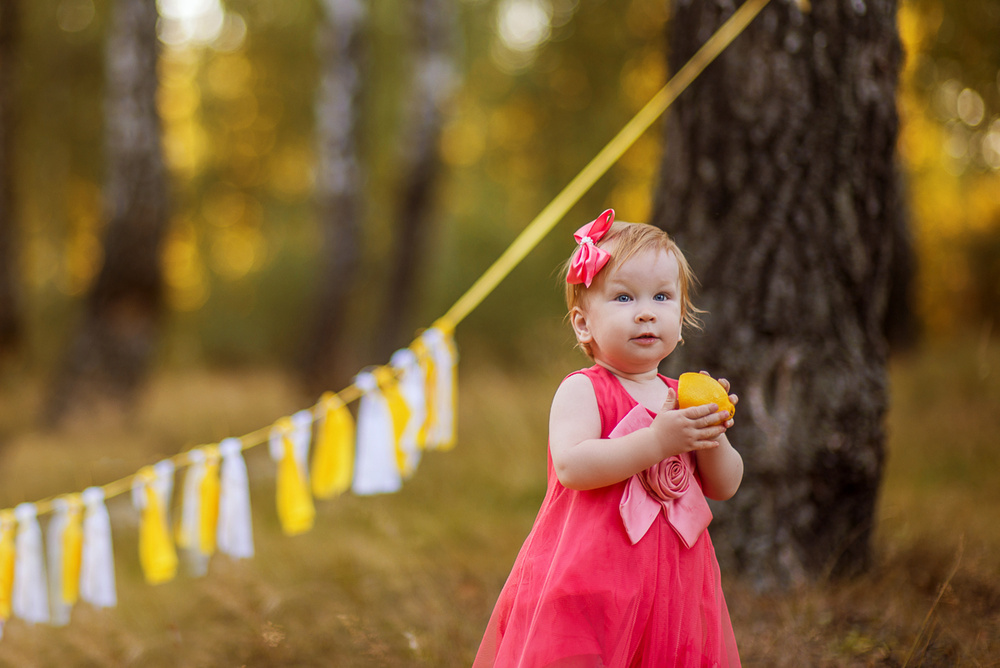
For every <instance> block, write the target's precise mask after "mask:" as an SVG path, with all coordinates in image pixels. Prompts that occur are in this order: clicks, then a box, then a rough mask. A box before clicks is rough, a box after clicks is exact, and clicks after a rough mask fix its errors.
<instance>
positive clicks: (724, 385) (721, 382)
mask: <svg viewBox="0 0 1000 668" xmlns="http://www.w3.org/2000/svg"><path fill="white" fill-rule="evenodd" d="M718 382H719V385H721V386H722V389H724V390H725V391H726V394H729V381H728V380H726V379H725V378H719V379H718Z"/></svg>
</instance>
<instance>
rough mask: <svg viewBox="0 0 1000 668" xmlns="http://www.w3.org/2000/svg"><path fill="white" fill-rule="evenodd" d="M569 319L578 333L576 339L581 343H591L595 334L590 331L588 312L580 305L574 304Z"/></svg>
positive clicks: (574, 330)
mask: <svg viewBox="0 0 1000 668" xmlns="http://www.w3.org/2000/svg"><path fill="white" fill-rule="evenodd" d="M569 321H570V324H571V325H573V332H574V333H575V334H576V340H577V341H578V342H579V343H591V342H593V340H594V335H593V334H591V332H590V324H589V322H588V321H587V313H586V311H584V310H583V309H582V308H580V307H579V306H574V307H573V310H572V311H570V312H569Z"/></svg>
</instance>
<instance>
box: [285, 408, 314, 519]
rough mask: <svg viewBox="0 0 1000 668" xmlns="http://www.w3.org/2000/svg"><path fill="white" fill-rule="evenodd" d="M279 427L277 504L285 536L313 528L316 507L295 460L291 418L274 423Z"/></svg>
mask: <svg viewBox="0 0 1000 668" xmlns="http://www.w3.org/2000/svg"><path fill="white" fill-rule="evenodd" d="M275 427H277V428H278V429H280V430H281V432H282V434H281V447H282V454H281V460H280V461H279V462H278V480H277V483H276V485H277V492H276V493H277V504H278V520H279V521H280V522H281V529H282V531H284V532H285V535H287V536H296V535H298V534H301V533H305V532H306V531H309V530H310V529H312V528H313V522H314V521H315V518H316V507H315V505H314V504H313V500H312V496H311V495H310V494H309V488H308V487H307V486H306V481H305V478H304V476H303V475H302V470H301V469H300V468H299V463H298V462H297V461H296V459H295V444H294V443H293V442H292V439H291V436H290V434H291V431H292V429H293V425H292V421H291V419H290V418H287V417H285V418H281V419H280V420H278V422H276V423H275Z"/></svg>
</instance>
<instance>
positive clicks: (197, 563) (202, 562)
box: [177, 449, 209, 577]
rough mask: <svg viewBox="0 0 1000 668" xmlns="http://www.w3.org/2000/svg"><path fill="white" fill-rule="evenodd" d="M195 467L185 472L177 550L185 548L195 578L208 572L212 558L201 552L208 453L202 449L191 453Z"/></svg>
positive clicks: (185, 561)
mask: <svg viewBox="0 0 1000 668" xmlns="http://www.w3.org/2000/svg"><path fill="white" fill-rule="evenodd" d="M188 459H189V460H190V461H191V465H190V466H188V469H187V471H186V472H185V473H184V483H183V487H182V489H181V497H182V498H181V518H180V525H179V526H178V528H177V547H179V548H181V550H182V551H183V552H182V554H183V556H184V564H185V566H186V567H187V570H188V572H190V573H191V574H192V575H194V576H195V577H200V576H202V575H204V574H205V573H206V572H207V571H208V557H209V555H207V554H205V553H204V552H202V551H201V544H200V540H199V538H200V534H199V529H200V528H201V481H202V479H203V478H204V477H205V453H204V451H202V450H200V449H196V450H191V451H190V452H188Z"/></svg>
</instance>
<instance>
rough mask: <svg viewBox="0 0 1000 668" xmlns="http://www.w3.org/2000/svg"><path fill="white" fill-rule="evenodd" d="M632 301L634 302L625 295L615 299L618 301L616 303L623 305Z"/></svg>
mask: <svg viewBox="0 0 1000 668" xmlns="http://www.w3.org/2000/svg"><path fill="white" fill-rule="evenodd" d="M631 300H632V298H631V297H629V296H628V295H624V294H622V295H618V296H617V297H615V301H616V302H621V303H623V304H624V303H625V302H628V301H631Z"/></svg>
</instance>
